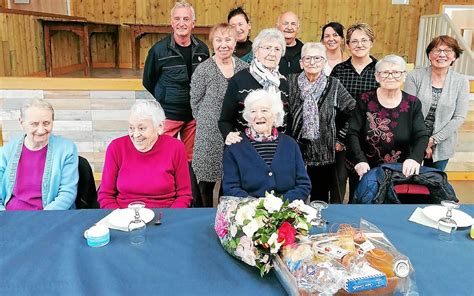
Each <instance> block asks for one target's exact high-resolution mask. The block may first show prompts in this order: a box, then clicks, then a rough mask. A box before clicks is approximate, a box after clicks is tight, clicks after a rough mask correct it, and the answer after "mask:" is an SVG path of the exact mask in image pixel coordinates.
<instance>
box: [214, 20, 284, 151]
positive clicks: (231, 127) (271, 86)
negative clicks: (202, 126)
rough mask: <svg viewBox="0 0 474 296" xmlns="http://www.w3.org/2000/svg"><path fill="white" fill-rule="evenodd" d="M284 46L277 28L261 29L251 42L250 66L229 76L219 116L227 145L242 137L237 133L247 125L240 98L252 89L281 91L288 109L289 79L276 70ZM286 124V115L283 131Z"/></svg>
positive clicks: (242, 99) (238, 140)
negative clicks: (252, 57)
mask: <svg viewBox="0 0 474 296" xmlns="http://www.w3.org/2000/svg"><path fill="white" fill-rule="evenodd" d="M285 48H286V43H285V38H284V37H283V34H282V33H281V32H280V31H278V30H277V29H274V28H271V29H264V30H262V31H261V32H260V33H259V34H258V36H257V38H255V40H254V43H253V45H252V50H253V55H254V59H253V60H252V62H251V63H250V67H249V68H248V69H243V70H241V71H239V72H238V73H236V74H235V75H234V76H233V77H232V78H231V79H230V80H229V85H228V86H227V91H226V93H225V96H224V102H223V104H222V110H221V115H220V118H219V130H220V131H221V133H222V136H223V138H224V140H225V144H226V145H230V144H233V143H237V142H240V141H241V140H242V137H241V136H240V135H239V134H240V132H242V131H244V129H245V128H246V127H247V122H246V121H245V120H244V119H243V117H242V110H243V106H244V104H243V102H244V100H245V98H246V97H247V95H248V94H249V92H251V91H252V90H256V89H262V88H263V89H265V90H268V91H273V92H280V93H281V100H282V102H283V106H284V108H285V112H287V108H288V82H287V80H286V78H285V77H283V76H282V75H281V74H280V72H278V63H279V62H280V59H281V57H282V55H284V54H285ZM285 128H287V127H286V118H285V120H284V122H283V126H282V127H281V128H280V130H281V131H284V130H285Z"/></svg>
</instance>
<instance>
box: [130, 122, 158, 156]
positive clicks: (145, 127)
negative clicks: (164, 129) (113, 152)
mask: <svg viewBox="0 0 474 296" xmlns="http://www.w3.org/2000/svg"><path fill="white" fill-rule="evenodd" d="M158 134H159V129H157V128H155V127H154V126H153V121H152V120H151V119H144V118H142V117H140V116H139V115H137V114H131V115H130V117H129V118H128V135H129V136H130V140H132V143H133V146H135V148H136V149H137V150H138V151H140V152H147V151H150V150H151V148H153V145H154V144H155V143H156V140H158Z"/></svg>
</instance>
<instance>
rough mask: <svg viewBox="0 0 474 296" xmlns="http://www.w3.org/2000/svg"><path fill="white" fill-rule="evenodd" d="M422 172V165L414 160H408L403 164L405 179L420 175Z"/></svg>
mask: <svg viewBox="0 0 474 296" xmlns="http://www.w3.org/2000/svg"><path fill="white" fill-rule="evenodd" d="M419 172H420V164H419V163H418V162H416V161H415V160H413V159H407V160H405V161H404V162H403V174H404V175H405V177H409V176H411V175H418V173H419Z"/></svg>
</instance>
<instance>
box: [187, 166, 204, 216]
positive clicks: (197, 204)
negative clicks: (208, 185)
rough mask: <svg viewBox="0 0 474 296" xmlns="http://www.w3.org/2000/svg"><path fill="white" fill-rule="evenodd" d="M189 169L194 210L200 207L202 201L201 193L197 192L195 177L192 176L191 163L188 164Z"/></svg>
mask: <svg viewBox="0 0 474 296" xmlns="http://www.w3.org/2000/svg"><path fill="white" fill-rule="evenodd" d="M188 167H189V176H190V177H191V191H192V194H193V202H192V205H191V206H192V207H194V208H201V207H202V199H201V192H200V191H199V187H198V182H197V179H196V175H194V170H193V166H192V163H191V162H188Z"/></svg>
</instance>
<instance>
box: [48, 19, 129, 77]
mask: <svg viewBox="0 0 474 296" xmlns="http://www.w3.org/2000/svg"><path fill="white" fill-rule="evenodd" d="M39 20H41V21H42V23H43V30H44V50H45V60H46V74H47V75H48V76H50V77H52V76H53V58H52V52H51V37H52V36H53V35H54V33H56V32H59V31H68V32H72V33H74V34H76V35H78V36H79V38H81V39H82V48H83V50H82V54H83V59H84V63H85V67H84V75H85V76H87V77H89V76H90V73H91V67H92V54H91V45H90V39H91V37H92V34H96V33H108V34H112V36H113V38H114V43H115V67H116V68H118V67H119V27H120V25H117V24H111V23H97V22H89V21H87V20H86V19H84V18H75V19H74V18H64V19H62V18H50V17H48V18H39Z"/></svg>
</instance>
